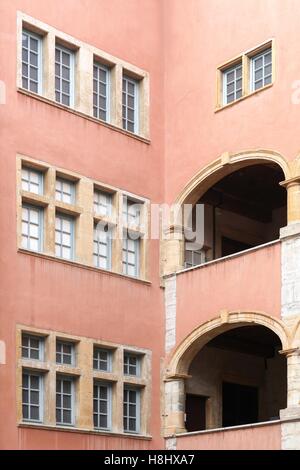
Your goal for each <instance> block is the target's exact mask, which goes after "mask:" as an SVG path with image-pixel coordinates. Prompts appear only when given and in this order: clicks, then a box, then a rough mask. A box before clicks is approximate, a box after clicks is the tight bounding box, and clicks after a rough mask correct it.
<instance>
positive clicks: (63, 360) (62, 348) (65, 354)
mask: <svg viewBox="0 0 300 470" xmlns="http://www.w3.org/2000/svg"><path fill="white" fill-rule="evenodd" d="M56 362H57V364H66V365H74V362H75V361H74V344H73V343H70V342H67V341H56Z"/></svg>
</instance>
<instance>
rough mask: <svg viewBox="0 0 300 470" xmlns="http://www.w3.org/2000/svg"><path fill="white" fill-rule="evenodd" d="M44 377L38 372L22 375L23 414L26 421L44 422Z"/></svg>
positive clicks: (27, 372) (25, 372) (26, 372)
mask: <svg viewBox="0 0 300 470" xmlns="http://www.w3.org/2000/svg"><path fill="white" fill-rule="evenodd" d="M42 387H43V377H42V376H41V375H40V374H37V373H36V372H30V371H24V372H23V375H22V412H23V419H24V420H26V421H38V422H41V421H42V420H43V390H42Z"/></svg>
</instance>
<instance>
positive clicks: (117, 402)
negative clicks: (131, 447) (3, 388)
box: [16, 325, 151, 438]
mask: <svg viewBox="0 0 300 470" xmlns="http://www.w3.org/2000/svg"><path fill="white" fill-rule="evenodd" d="M22 333H30V334H33V335H34V334H36V335H39V336H41V337H43V338H44V342H45V344H44V349H45V357H44V360H43V361H40V360H28V359H26V358H22V342H21V341H22ZM57 339H65V340H68V341H70V342H73V343H74V347H75V356H76V363H75V366H69V365H62V364H57V363H56V340H57ZM94 346H99V347H103V348H105V349H110V350H111V351H112V352H113V364H112V367H113V369H112V370H113V372H112V373H110V372H102V371H99V370H97V371H96V370H94V369H93V348H94ZM124 351H130V352H132V353H136V354H138V355H139V356H140V357H141V373H140V376H139V377H134V376H130V377H129V376H126V375H124V373H123V357H124ZM16 364H17V367H16V375H17V378H16V383H17V390H16V396H17V423H18V425H22V426H25V427H35V428H43V429H48V428H49V429H55V430H64V431H65V430H68V431H79V432H93V433H95V434H105V435H122V436H123V435H124V434H125V435H126V436H127V433H124V432H123V387H124V385H125V384H131V385H134V386H135V387H137V388H139V389H140V390H141V413H140V417H141V427H140V433H137V434H136V436H137V437H146V438H147V437H150V434H149V430H150V415H151V351H150V350H148V349H143V348H138V347H135V346H131V345H120V344H117V343H112V342H109V341H102V340H99V339H94V338H87V337H82V336H75V335H72V334H67V333H65V332H59V331H53V330H45V329H40V328H36V327H31V326H28V325H17V328H16ZM23 368H24V369H26V370H33V371H40V372H41V373H43V374H44V377H45V379H44V382H45V385H44V405H45V406H44V417H43V418H44V419H43V422H42V423H28V422H24V421H23V420H22V370H23ZM57 373H59V374H64V375H68V376H71V377H73V378H74V380H75V382H76V384H75V390H76V392H75V393H76V401H75V407H76V409H75V415H76V421H75V425H74V426H70V427H68V426H59V425H57V424H56V417H55V393H56V390H55V383H56V374H57ZM94 380H101V381H104V382H107V383H111V384H113V387H112V427H111V431H109V430H108V431H98V430H95V429H94V426H93V382H94ZM129 435H131V436H133V434H130V433H129ZM134 436H135V434H134Z"/></svg>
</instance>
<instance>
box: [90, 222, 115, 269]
mask: <svg viewBox="0 0 300 470" xmlns="http://www.w3.org/2000/svg"><path fill="white" fill-rule="evenodd" d="M93 246H94V250H93V258H94V266H95V267H96V268H102V269H111V251H112V232H111V229H110V228H109V227H107V226H103V225H102V224H101V223H95V225H94V245H93Z"/></svg>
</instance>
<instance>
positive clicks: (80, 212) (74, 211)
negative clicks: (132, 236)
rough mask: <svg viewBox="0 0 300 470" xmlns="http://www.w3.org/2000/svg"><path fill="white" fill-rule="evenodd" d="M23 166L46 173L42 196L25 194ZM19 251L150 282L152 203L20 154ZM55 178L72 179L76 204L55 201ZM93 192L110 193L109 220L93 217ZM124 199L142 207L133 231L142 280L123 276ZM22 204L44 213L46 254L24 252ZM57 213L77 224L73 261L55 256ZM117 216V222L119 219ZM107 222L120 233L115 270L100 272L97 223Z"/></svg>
mask: <svg viewBox="0 0 300 470" xmlns="http://www.w3.org/2000/svg"><path fill="white" fill-rule="evenodd" d="M22 166H24V167H25V166H26V167H29V168H33V169H35V170H38V171H41V172H42V173H43V180H44V181H43V182H44V193H43V194H42V195H40V194H35V193H31V192H28V191H24V190H22ZM16 167H17V247H18V251H20V252H25V253H31V254H34V255H37V256H47V257H50V258H53V259H55V260H59V261H63V262H66V263H68V264H75V265H76V264H77V265H78V264H79V265H81V266H86V267H89V268H92V269H94V270H96V271H100V272H102V273H112V274H118V275H120V276H122V277H125V278H129V279H133V280H136V281H143V282H147V283H148V282H149V281H147V278H148V237H147V234H148V227H149V217H150V201H149V200H148V199H146V198H143V197H140V196H136V195H134V194H132V193H128V192H126V191H122V190H120V189H118V188H115V187H113V186H109V185H105V184H102V183H101V182H99V181H96V180H93V179H91V178H87V177H85V176H82V175H79V174H78V173H75V172H72V171H69V170H65V169H62V168H58V167H54V166H52V165H50V164H48V163H45V162H43V161H40V160H35V159H33V158H30V157H27V156H24V155H20V154H17V161H16ZM56 176H58V177H63V178H65V179H70V180H71V181H73V182H74V183H75V185H76V200H75V204H68V203H65V202H61V201H57V200H56V197H55V187H56ZM94 189H99V190H100V191H101V190H102V191H107V192H110V193H111V194H112V195H113V197H112V205H113V210H112V214H111V215H110V216H101V215H98V214H95V213H94ZM123 196H128V198H132V199H134V200H135V201H139V202H140V203H141V204H142V205H143V207H142V211H141V212H142V215H141V223H140V225H139V226H138V227H130V230H132V231H136V232H138V233H139V234H140V265H139V268H140V269H139V277H133V276H128V275H126V274H123V267H122V236H123V233H124V230H126V229H127V228H129V227H127V226H126V224H124V221H123V217H122V212H123ZM22 204H31V205H33V206H37V207H40V208H42V209H43V210H44V220H43V238H44V239H43V245H42V246H43V251H42V252H38V251H37V252H35V251H31V250H26V249H24V248H22V240H21V238H22V226H21V225H22V223H21V222H22ZM56 212H59V213H63V214H66V215H70V216H72V217H74V222H75V224H74V225H75V254H74V258H73V260H66V259H63V258H59V257H56V256H55V215H56ZM117 214H118V221H119V223H117V217H116V215H117ZM99 221H105V222H107V223H109V225H110V226H111V227H112V228H113V229H114V230H116V231H117V236H116V237H115V238H114V239H113V240H112V269H111V270H105V269H102V268H97V267H95V266H94V264H93V237H94V223H95V222H99Z"/></svg>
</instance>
